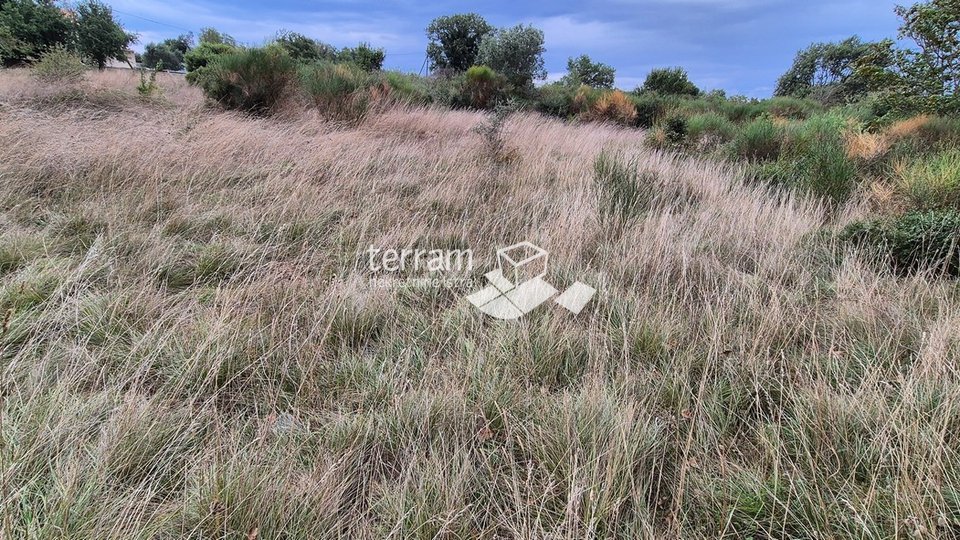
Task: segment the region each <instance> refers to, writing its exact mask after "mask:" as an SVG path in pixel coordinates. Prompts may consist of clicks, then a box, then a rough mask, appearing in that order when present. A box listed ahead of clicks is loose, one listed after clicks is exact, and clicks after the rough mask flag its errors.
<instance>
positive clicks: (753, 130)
mask: <svg viewBox="0 0 960 540" xmlns="http://www.w3.org/2000/svg"><path fill="white" fill-rule="evenodd" d="M780 138H781V132H780V129H778V128H777V126H776V125H774V123H773V121H772V120H771V119H770V118H769V117H766V116H762V117H760V118H757V119H756V120H754V121H752V122H750V123H749V124H747V125H746V126H744V127H743V129H741V130H740V132H739V133H738V134H737V136H736V137H735V138H734V139H733V142H732V143H731V146H730V152H731V154H733V156H734V157H738V158H743V159H749V160H760V161H763V160H774V159H777V157H778V156H779V155H780V142H781V141H780Z"/></svg>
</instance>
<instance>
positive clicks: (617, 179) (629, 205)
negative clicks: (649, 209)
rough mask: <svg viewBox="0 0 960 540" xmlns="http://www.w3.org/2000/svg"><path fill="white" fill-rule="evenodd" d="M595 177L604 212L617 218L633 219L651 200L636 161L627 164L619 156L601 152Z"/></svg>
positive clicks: (594, 169) (602, 214)
mask: <svg viewBox="0 0 960 540" xmlns="http://www.w3.org/2000/svg"><path fill="white" fill-rule="evenodd" d="M593 171H594V178H595V179H596V183H597V191H598V192H599V195H600V200H599V210H600V216H601V217H602V218H605V219H608V220H609V219H613V220H615V221H620V220H629V219H631V218H633V217H635V216H637V215H638V214H639V213H640V212H642V211H643V210H644V209H645V208H646V206H647V205H648V204H649V202H650V201H649V193H648V192H647V190H645V189H644V185H643V184H645V183H648V182H643V181H642V179H641V178H640V177H639V174H638V172H637V168H636V166H635V164H633V163H631V164H624V163H622V162H621V160H620V159H619V158H618V157H617V156H615V155H611V154H608V153H606V152H601V153H600V155H599V156H597V159H596V160H595V161H594V162H593Z"/></svg>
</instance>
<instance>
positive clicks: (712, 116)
mask: <svg viewBox="0 0 960 540" xmlns="http://www.w3.org/2000/svg"><path fill="white" fill-rule="evenodd" d="M687 135H688V136H689V138H690V140H691V141H693V142H696V143H700V142H711V143H714V144H722V143H726V142H728V141H730V140H732V139H733V138H734V137H735V136H736V135H737V126H735V125H734V124H733V122H731V121H730V120H729V119H728V118H727V117H725V116H723V115H721V114H719V113H715V112H707V113H702V114H696V115H694V116H691V117H690V118H689V119H688V120H687Z"/></svg>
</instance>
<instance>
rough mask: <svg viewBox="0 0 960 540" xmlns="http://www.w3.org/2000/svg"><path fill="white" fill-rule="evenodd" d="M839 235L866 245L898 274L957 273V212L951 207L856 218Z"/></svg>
mask: <svg viewBox="0 0 960 540" xmlns="http://www.w3.org/2000/svg"><path fill="white" fill-rule="evenodd" d="M841 237H842V239H843V240H845V241H846V242H848V243H852V244H857V245H861V246H864V247H867V248H868V249H869V250H871V251H872V252H874V253H875V254H876V255H878V256H879V257H881V258H882V259H883V260H884V261H885V262H887V263H888V264H889V265H890V266H891V267H892V268H893V269H894V270H895V271H896V272H898V273H901V274H909V273H913V272H917V271H933V272H937V273H942V274H944V275H950V276H954V277H958V276H960V244H958V241H960V212H958V211H957V210H955V209H950V210H932V211H927V212H909V213H907V214H904V215H903V216H900V217H896V218H883V219H878V220H872V221H865V222H859V223H855V224H853V225H850V226H849V227H847V229H846V230H845V231H844V232H843V234H842V235H841Z"/></svg>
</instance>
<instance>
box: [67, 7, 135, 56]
mask: <svg viewBox="0 0 960 540" xmlns="http://www.w3.org/2000/svg"><path fill="white" fill-rule="evenodd" d="M76 35H77V48H78V49H79V52H80V54H82V55H83V56H85V57H87V58H89V59H91V60H93V61H94V62H96V64H97V67H98V68H100V69H103V68H105V67H106V65H107V61H108V60H110V59H116V60H126V59H127V47H128V46H129V45H130V44H131V43H133V42H134V41H136V36H134V35H133V34H128V33H127V31H126V30H124V29H123V27H122V26H120V24H119V23H117V21H115V20H114V19H113V10H112V9H110V6H107V5H106V4H103V3H101V2H99V1H98V0H84V1H83V2H81V3H79V4H77V8H76Z"/></svg>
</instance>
